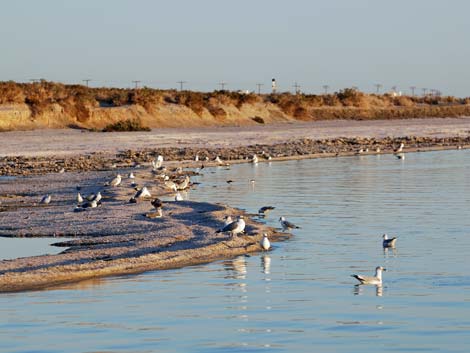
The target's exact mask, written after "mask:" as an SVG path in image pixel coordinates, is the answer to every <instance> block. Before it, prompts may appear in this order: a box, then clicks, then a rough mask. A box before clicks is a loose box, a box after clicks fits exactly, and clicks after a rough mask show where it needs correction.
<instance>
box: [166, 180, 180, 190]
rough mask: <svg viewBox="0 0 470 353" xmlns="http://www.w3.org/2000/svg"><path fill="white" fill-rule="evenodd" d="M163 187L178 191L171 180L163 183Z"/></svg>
mask: <svg viewBox="0 0 470 353" xmlns="http://www.w3.org/2000/svg"><path fill="white" fill-rule="evenodd" d="M165 186H166V187H167V188H168V189H171V190H173V191H178V186H177V185H176V184H175V183H174V182H173V181H171V180H167V181H165Z"/></svg>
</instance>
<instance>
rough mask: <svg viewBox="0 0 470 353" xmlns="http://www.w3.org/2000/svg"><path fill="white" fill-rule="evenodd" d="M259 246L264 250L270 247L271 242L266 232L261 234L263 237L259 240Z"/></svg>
mask: <svg viewBox="0 0 470 353" xmlns="http://www.w3.org/2000/svg"><path fill="white" fill-rule="evenodd" d="M260 245H261V248H262V249H263V250H265V251H268V250H269V249H270V248H271V242H270V241H269V239H268V234H266V233H264V234H263V239H261V242H260Z"/></svg>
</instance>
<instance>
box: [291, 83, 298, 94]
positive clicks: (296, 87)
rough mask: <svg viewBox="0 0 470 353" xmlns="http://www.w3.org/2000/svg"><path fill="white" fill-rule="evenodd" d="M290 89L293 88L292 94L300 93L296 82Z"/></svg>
mask: <svg viewBox="0 0 470 353" xmlns="http://www.w3.org/2000/svg"><path fill="white" fill-rule="evenodd" d="M292 87H294V92H295V94H299V93H300V85H299V84H298V83H297V82H294V84H293V85H292Z"/></svg>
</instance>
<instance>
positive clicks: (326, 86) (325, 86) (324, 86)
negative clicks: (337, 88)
mask: <svg viewBox="0 0 470 353" xmlns="http://www.w3.org/2000/svg"><path fill="white" fill-rule="evenodd" d="M328 88H330V86H328V85H323V89H324V90H325V94H328Z"/></svg>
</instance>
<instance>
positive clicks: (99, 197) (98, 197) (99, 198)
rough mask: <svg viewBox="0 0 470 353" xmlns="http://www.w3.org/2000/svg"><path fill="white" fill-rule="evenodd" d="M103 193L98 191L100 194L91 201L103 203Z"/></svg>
mask: <svg viewBox="0 0 470 353" xmlns="http://www.w3.org/2000/svg"><path fill="white" fill-rule="evenodd" d="M101 198H102V196H101V192H100V191H98V193H97V194H96V195H95V196H94V197H93V198H92V199H91V201H96V202H100V201H101Z"/></svg>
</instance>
